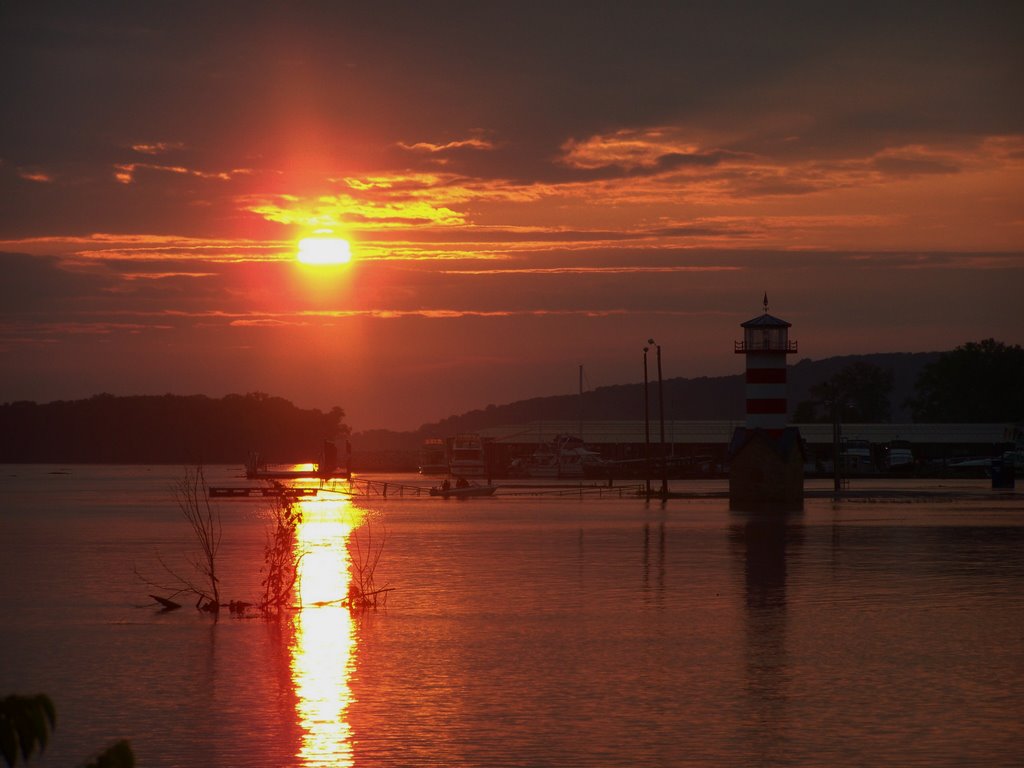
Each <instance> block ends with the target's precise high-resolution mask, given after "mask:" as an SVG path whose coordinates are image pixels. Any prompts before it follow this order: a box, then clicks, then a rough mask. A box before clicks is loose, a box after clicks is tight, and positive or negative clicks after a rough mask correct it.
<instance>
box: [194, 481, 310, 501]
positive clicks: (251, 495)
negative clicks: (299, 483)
mask: <svg viewBox="0 0 1024 768" xmlns="http://www.w3.org/2000/svg"><path fill="white" fill-rule="evenodd" d="M319 490H320V489H319V488H292V487H289V486H284V485H280V484H275V485H245V486H241V485H238V486H218V487H214V486H210V498H211V499H268V498H271V499H272V498H280V497H282V496H284V497H287V498H289V499H293V498H299V497H308V496H316V495H317V492H318V491H319Z"/></svg>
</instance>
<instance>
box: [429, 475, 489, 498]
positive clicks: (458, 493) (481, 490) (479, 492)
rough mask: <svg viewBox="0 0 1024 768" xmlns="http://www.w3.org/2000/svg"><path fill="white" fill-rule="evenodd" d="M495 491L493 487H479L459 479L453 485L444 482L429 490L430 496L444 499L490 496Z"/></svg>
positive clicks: (446, 481) (476, 484)
mask: <svg viewBox="0 0 1024 768" xmlns="http://www.w3.org/2000/svg"><path fill="white" fill-rule="evenodd" d="M497 489H498V488H497V486H495V485H479V484H478V483H470V482H468V481H467V480H463V479H461V478H460V479H459V480H457V481H456V482H455V484H454V485H453V484H452V483H451V482H450V481H448V480H445V481H444V482H443V483H441V485H438V486H435V487H433V488H431V489H430V495H431V496H440V497H441V498H444V499H452V498H454V499H462V498H470V497H473V496H491V495H492V494H493V493H494V492H495V491H496V490H497Z"/></svg>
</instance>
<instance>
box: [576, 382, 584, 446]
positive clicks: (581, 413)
mask: <svg viewBox="0 0 1024 768" xmlns="http://www.w3.org/2000/svg"><path fill="white" fill-rule="evenodd" d="M577 405H578V406H579V409H580V440H582V439H583V363H580V394H579V402H578V403H577Z"/></svg>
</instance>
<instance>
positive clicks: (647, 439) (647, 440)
mask: <svg viewBox="0 0 1024 768" xmlns="http://www.w3.org/2000/svg"><path fill="white" fill-rule="evenodd" d="M648 389H650V387H649V386H648V384H647V347H644V477H645V478H646V482H645V485H646V486H647V500H648V501H650V500H651V417H650V413H649V412H648V408H647V390H648Z"/></svg>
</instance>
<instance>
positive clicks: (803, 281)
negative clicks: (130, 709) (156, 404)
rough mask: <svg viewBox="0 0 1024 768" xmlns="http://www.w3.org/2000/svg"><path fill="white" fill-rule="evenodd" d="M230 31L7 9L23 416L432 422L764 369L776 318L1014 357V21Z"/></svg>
mask: <svg viewBox="0 0 1024 768" xmlns="http://www.w3.org/2000/svg"><path fill="white" fill-rule="evenodd" d="M207 5H209V4H200V3H196V4H190V3H184V4H181V5H177V4H176V5H175V6H174V8H173V9H172V8H170V7H168V8H139V9H133V8H130V7H123V6H121V5H110V4H106V3H99V4H98V6H88V7H84V6H83V7H82V8H81V9H78V8H71V9H69V8H63V9H60V10H58V9H57V8H56V7H55V6H50V7H43V8H37V7H35V6H30V5H28V4H25V5H24V6H21V7H18V8H16V9H14V10H12V9H11V8H10V7H9V6H5V7H4V10H3V11H0V14H2V16H0V43H2V47H3V53H2V54H0V55H2V57H3V65H4V66H3V69H2V72H3V74H2V75H0V77H2V78H3V84H4V91H5V93H6V94H7V96H5V101H6V103H7V105H8V106H7V108H6V109H5V111H6V113H7V118H6V119H5V120H4V121H3V125H2V127H0V188H2V193H3V199H4V201H5V204H4V206H3V207H2V209H0V251H2V252H3V254H2V255H0V258H2V259H3V260H4V265H5V268H4V269H3V271H2V276H0V297H2V304H0V366H2V370H3V371H4V374H3V376H2V377H0V401H9V400H18V399H28V400H37V401H48V400H52V399H58V398H60V399H69V398H76V397H87V396H89V395H91V394H95V393H97V392H111V393H114V394H152V393H158V394H162V393H165V392H173V393H178V394H191V393H206V394H210V395H214V396H220V395H223V394H226V393H228V392H247V391H255V390H262V391H266V392H270V393H272V394H276V395H281V396H283V397H287V398H289V399H291V400H292V401H293V402H295V403H296V404H298V405H300V406H303V407H320V408H330V407H332V406H334V405H340V406H341V407H342V408H344V409H345V410H346V412H347V414H348V419H349V422H350V423H351V424H352V426H353V427H354V428H355V429H356V430H361V429H368V428H375V427H388V428H400V429H406V428H415V427H418V426H419V425H420V424H421V423H424V422H428V421H434V420H437V419H439V418H442V417H444V416H447V415H450V414H452V413H456V412H460V411H464V410H469V409H472V408H480V407H485V406H486V405H487V404H489V403H504V402H510V401H514V400H518V399H523V398H526V397H532V396H537V395H548V394H561V393H566V392H571V391H574V390H575V387H576V377H577V366H578V365H579V364H583V365H584V368H585V372H586V379H587V383H588V384H589V385H590V386H600V385H605V384H618V383H627V382H635V381H638V380H640V378H641V376H642V369H641V367H640V363H641V350H642V347H643V345H644V342H645V340H646V339H647V338H648V337H650V336H654V337H655V338H656V339H657V340H658V342H659V343H660V344H661V345H662V347H663V352H664V363H665V375H666V376H698V375H715V374H722V373H734V372H738V371H739V370H740V366H741V363H740V362H738V361H737V360H736V359H735V358H734V355H733V354H732V341H733V339H735V338H738V337H739V328H738V325H739V323H740V322H742V321H744V320H747V319H749V318H750V317H753V316H754V315H755V314H757V313H758V312H759V311H760V305H761V296H762V294H763V293H764V292H765V291H767V292H768V295H769V298H770V300H771V308H772V312H773V314H777V315H779V316H781V317H783V318H785V319H787V320H789V321H791V322H792V323H793V325H794V327H793V331H792V335H793V337H794V338H796V339H798V340H799V341H800V349H801V355H800V356H801V357H804V356H807V357H811V358H815V359H817V358H821V357H827V356H831V355H837V354H851V353H857V352H875V351H908V352H909V351H925V350H936V349H950V348H952V347H954V346H956V345H958V344H961V343H964V342H966V341H972V340H980V339H981V338H985V337H989V336H992V337H995V338H997V339H999V340H1002V341H1005V342H1008V343H1022V342H1024V330H1022V329H1024V311H1022V310H1021V308H1020V307H1021V305H1022V303H1024V302H1022V301H1021V297H1020V293H1021V286H1022V285H1024V202H1022V201H1024V114H1022V106H1021V99H1020V97H1019V92H1020V91H1021V74H1022V72H1024V66H1022V65H1024V56H1022V54H1021V48H1020V45H1019V40H1018V39H1017V31H1019V30H1020V29H1021V28H1024V26H1022V24H1021V22H1022V21H1024V18H1022V11H1021V10H1020V6H1019V5H1018V4H1015V3H988V4H981V5H978V6H976V7H974V6H972V7H970V8H968V7H966V6H965V5H964V4H955V3H954V4H949V5H946V4H941V3H919V4H918V3H900V4H895V5H892V4H889V5H881V4H880V5H877V6H874V5H870V4H865V5H859V6H858V7H857V8H855V9H849V10H846V11H836V10H834V9H829V8H823V7H820V4H819V5H806V6H804V5H797V4H794V5H787V6H785V7H784V9H780V8H775V9H774V10H771V11H769V10H766V9H763V8H762V7H761V4H751V3H724V4H723V3H714V4H711V3H709V4H702V5H687V6H686V7H681V6H680V7H673V8H670V9H666V8H664V7H663V4H657V5H645V4H639V5H635V6H634V5H630V6H629V7H628V8H627V7H625V6H623V7H618V8H615V9H613V10H607V9H602V8H601V7H600V6H596V5H593V4H571V3H570V4H564V5H558V6H556V7H555V8H553V9H551V8H546V7H543V6H540V5H531V4H526V5H525V6H523V7H522V8H519V7H517V8H516V9H515V12H514V13H512V12H511V11H510V10H509V9H508V8H504V7H499V6H494V7H490V6H488V5H487V4H483V5H484V6H485V7H483V8H481V7H478V5H479V4H470V3H467V4H454V5H446V6H444V8H443V10H437V9H432V8H430V7H429V4H427V6H428V7H420V6H419V5H416V4H396V5H388V6H380V7H377V6H375V7H374V8H366V9H357V10H353V9H351V8H344V9H342V10H339V9H337V8H335V7H334V6H333V5H331V4H321V3H292V4H280V5H278V6H270V7H262V8H261V9H259V10H252V9H251V8H250V6H248V5H244V4H233V3H217V4H213V5H214V7H213V8H210V7H207ZM317 231H323V232H330V233H332V234H333V235H334V236H336V237H344V238H347V239H348V240H350V241H351V248H352V261H351V262H350V263H348V264H345V265H342V266H334V267H315V266H307V265H302V264H299V263H297V261H296V258H295V257H296V252H297V243H298V241H299V240H300V239H301V238H303V237H306V236H309V235H310V234H313V233H315V232H317ZM567 417H571V414H570V415H567Z"/></svg>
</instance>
